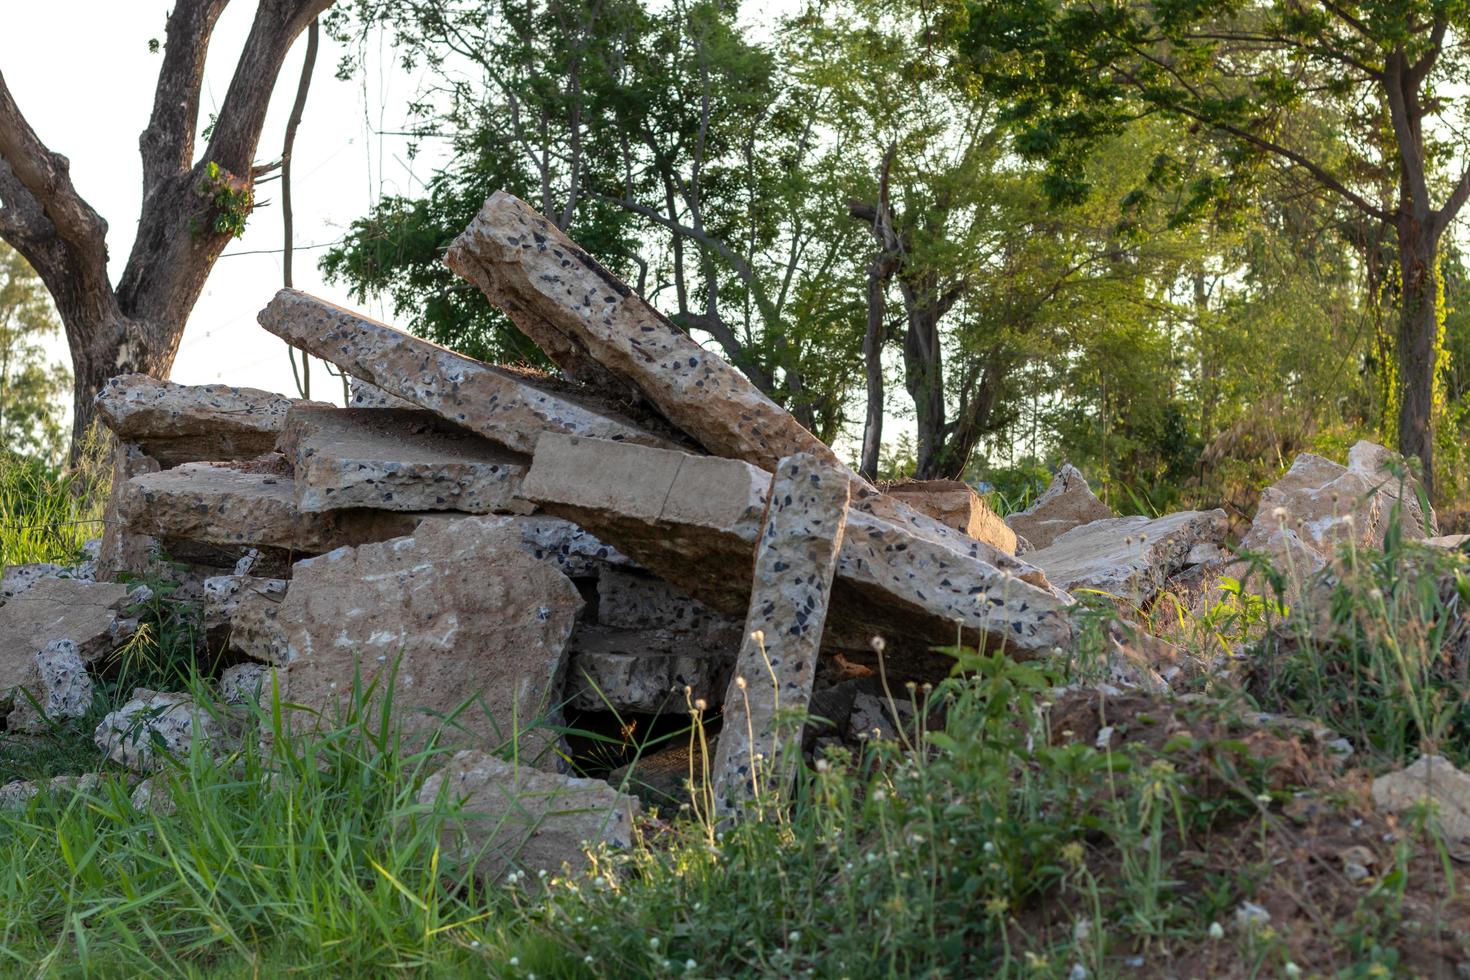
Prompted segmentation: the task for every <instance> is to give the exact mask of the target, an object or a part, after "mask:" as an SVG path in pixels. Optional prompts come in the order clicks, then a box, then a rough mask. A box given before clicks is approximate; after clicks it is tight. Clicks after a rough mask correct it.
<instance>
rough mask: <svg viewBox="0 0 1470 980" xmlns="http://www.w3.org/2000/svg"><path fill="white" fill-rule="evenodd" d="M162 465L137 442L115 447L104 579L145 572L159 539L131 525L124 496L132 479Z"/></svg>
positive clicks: (101, 568) (101, 561)
mask: <svg viewBox="0 0 1470 980" xmlns="http://www.w3.org/2000/svg"><path fill="white" fill-rule="evenodd" d="M161 469H163V465H162V464H161V463H159V461H158V460H156V459H154V458H153V457H152V456H149V455H148V454H147V453H145V452H144V451H143V448H142V447H141V446H138V445H136V444H135V443H131V442H119V443H118V444H117V445H116V446H114V447H113V449H112V486H111V489H109V490H108V493H107V503H106V505H105V506H104V507H103V510H102V521H103V525H102V544H101V548H100V550H99V552H98V555H97V575H98V578H100V579H101V580H102V581H104V582H112V581H115V580H116V579H117V578H118V577H120V576H122V575H124V574H127V575H133V576H142V575H143V574H144V573H145V571H146V570H147V568H148V565H149V558H150V556H151V555H152V554H153V552H154V550H155V549H156V547H157V545H158V542H157V540H156V539H154V538H152V537H150V536H149V535H146V534H137V533H135V532H133V531H129V530H128V529H127V527H126V522H125V521H124V520H123V518H122V514H121V510H122V500H123V497H124V496H125V495H126V494H127V486H128V481H129V480H131V479H132V478H133V477H135V476H142V475H143V474H145V473H157V472H158V471H159V470H161Z"/></svg>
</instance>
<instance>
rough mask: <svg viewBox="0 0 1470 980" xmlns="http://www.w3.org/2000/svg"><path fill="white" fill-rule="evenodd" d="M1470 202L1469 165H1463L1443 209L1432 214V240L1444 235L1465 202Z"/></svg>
mask: <svg viewBox="0 0 1470 980" xmlns="http://www.w3.org/2000/svg"><path fill="white" fill-rule="evenodd" d="M1467 200H1470V163H1467V164H1466V165H1465V170H1464V172H1463V173H1461V174H1460V179H1459V180H1457V181H1456V182H1455V187H1454V190H1452V191H1450V196H1449V198H1448V199H1447V200H1446V201H1445V202H1444V207H1442V208H1440V209H1439V210H1438V211H1436V212H1434V217H1433V219H1432V220H1433V222H1434V224H1433V226H1432V228H1431V229H1430V230H1431V233H1432V234H1433V236H1434V238H1435V239H1436V240H1438V238H1439V236H1440V235H1442V234H1444V230H1445V229H1446V228H1448V227H1449V226H1450V222H1452V221H1454V220H1455V217H1456V215H1458V214H1459V213H1460V209H1461V208H1462V207H1464V206H1465V202H1466V201H1467Z"/></svg>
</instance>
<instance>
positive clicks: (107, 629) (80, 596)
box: [0, 578, 137, 694]
mask: <svg viewBox="0 0 1470 980" xmlns="http://www.w3.org/2000/svg"><path fill="white" fill-rule="evenodd" d="M128 604H129V599H128V587H127V586H125V585H119V584H114V583H99V582H83V581H80V580H78V579H71V578H43V579H41V580H40V581H37V582H35V583H34V584H33V585H31V586H30V588H28V589H26V590H25V591H24V592H22V593H20V594H19V595H17V596H16V597H15V598H13V599H11V600H10V601H9V602H7V603H6V604H5V605H4V606H0V694H3V693H4V692H9V691H14V690H15V689H16V688H18V687H23V686H24V687H28V688H29V685H32V684H34V683H36V681H37V678H36V660H35V658H36V654H38V653H40V652H41V651H42V650H44V649H46V648H47V646H48V645H49V644H51V643H53V642H56V641H63V640H65V641H70V642H71V643H72V644H75V649H76V653H77V655H78V656H79V657H80V658H81V660H82V661H83V662H85V663H91V662H92V661H94V660H96V659H98V658H99V657H102V656H104V655H106V654H108V653H110V652H112V651H113V650H115V649H116V648H117V647H119V646H121V645H122V644H123V643H124V642H125V641H126V640H127V639H128V637H130V636H131V635H132V634H133V631H134V630H135V629H136V627H137V623H136V621H134V620H131V619H128V618H126V617H125V615H124V610H125V608H126V607H127V605H128ZM32 693H33V694H35V693H36V692H35V691H32Z"/></svg>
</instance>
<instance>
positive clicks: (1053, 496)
mask: <svg viewBox="0 0 1470 980" xmlns="http://www.w3.org/2000/svg"><path fill="white" fill-rule="evenodd" d="M1116 516H1117V515H1116V514H1114V513H1113V511H1112V509H1111V508H1109V507H1108V505H1107V504H1105V503H1103V502H1102V501H1101V500H1098V499H1097V497H1096V496H1094V495H1093V492H1092V488H1091V487H1089V486H1088V485H1087V478H1086V477H1084V476H1083V475H1082V474H1081V472H1079V471H1078V469H1077V467H1075V466H1073V465H1072V464H1071V463H1063V464H1062V467H1061V469H1059V470H1057V472H1056V475H1055V476H1053V477H1052V481H1051V486H1049V487H1047V488H1046V492H1045V493H1043V494H1042V495H1041V496H1040V497H1038V498H1036V503H1034V504H1032V505H1031V506H1030V507H1028V508H1027V509H1026V510H1023V511H1021V512H1020V513H1019V514H1011V515H1010V516H1009V517H1007V518H1006V519H1005V520H1006V524H1008V525H1010V527H1011V530H1013V531H1015V532H1016V533H1017V534H1018V535H1020V536H1021V537H1023V538H1025V539H1026V540H1027V541H1029V542H1030V543H1031V547H1032V548H1033V549H1035V550H1036V551H1040V550H1042V549H1044V548H1048V547H1050V546H1051V543H1052V542H1053V541H1055V540H1056V539H1057V538H1058V537H1060V536H1061V535H1063V534H1065V533H1067V532H1068V531H1070V530H1072V529H1073V528H1075V527H1081V526H1082V525H1084V524H1090V523H1092V522H1093V521H1101V520H1106V519H1107V518H1110V517H1116ZM1026 557H1027V560H1030V558H1031V555H1030V554H1028V555H1027V556H1026Z"/></svg>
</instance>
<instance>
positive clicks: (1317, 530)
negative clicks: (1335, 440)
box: [1241, 442, 1437, 600]
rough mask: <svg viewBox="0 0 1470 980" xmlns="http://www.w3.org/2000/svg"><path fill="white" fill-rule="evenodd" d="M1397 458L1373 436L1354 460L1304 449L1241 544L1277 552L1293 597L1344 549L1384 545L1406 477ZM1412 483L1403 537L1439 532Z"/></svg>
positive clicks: (1273, 555)
mask: <svg viewBox="0 0 1470 980" xmlns="http://www.w3.org/2000/svg"><path fill="white" fill-rule="evenodd" d="M1395 458H1396V457H1395V456H1394V455H1393V454H1392V453H1389V452H1388V450H1386V449H1384V448H1383V447H1382V446H1377V445H1374V444H1373V443H1370V442H1359V443H1357V444H1356V445H1354V446H1353V447H1352V449H1351V450H1349V452H1348V465H1347V466H1343V465H1341V464H1339V463H1334V462H1333V461H1331V460H1329V459H1324V458H1323V457H1321V456H1316V455H1314V454H1312V453H1302V454H1301V455H1300V456H1298V457H1297V458H1296V459H1295V460H1293V461H1292V464H1291V469H1289V470H1287V472H1286V474H1285V475H1284V476H1283V477H1282V478H1281V479H1280V480H1278V481H1277V482H1276V483H1274V484H1272V485H1271V486H1269V487H1267V488H1266V489H1265V490H1264V491H1263V492H1262V494H1261V501H1260V504H1259V506H1258V507H1257V508H1256V517H1255V520H1253V521H1252V522H1251V526H1250V529H1249V530H1248V531H1247V532H1246V535H1245V537H1244V538H1243V539H1242V541H1241V547H1242V549H1244V550H1246V551H1250V552H1255V553H1260V554H1265V555H1267V556H1269V557H1270V559H1271V560H1272V562H1273V563H1274V564H1275V566H1276V568H1277V569H1278V570H1279V571H1281V572H1282V573H1284V574H1285V575H1286V576H1287V580H1288V596H1287V598H1288V600H1290V599H1292V598H1295V597H1296V596H1297V595H1298V593H1299V591H1300V587H1301V584H1302V583H1303V582H1304V581H1305V580H1306V579H1307V578H1309V577H1310V576H1311V575H1312V574H1314V573H1315V572H1317V571H1319V570H1320V569H1321V568H1323V567H1324V566H1325V565H1326V564H1327V562H1328V560H1329V559H1331V558H1332V557H1333V556H1334V555H1335V554H1336V553H1337V551H1338V550H1339V549H1340V548H1347V547H1354V548H1378V547H1381V546H1382V545H1383V536H1384V533H1385V532H1386V531H1387V530H1388V520H1389V515H1390V513H1391V510H1392V508H1393V505H1394V504H1395V503H1396V502H1398V501H1399V500H1400V493H1399V490H1400V483H1399V479H1398V478H1397V477H1394V476H1393V475H1392V474H1391V473H1389V472H1388V467H1389V466H1390V465H1392V464H1393V461H1394V460H1395ZM1406 489H1407V490H1408V491H1409V492H1408V493H1407V494H1405V495H1404V496H1403V504H1404V509H1403V518H1402V524H1401V526H1402V530H1403V535H1404V537H1405V538H1406V539H1409V540H1414V539H1422V538H1425V537H1427V536H1432V534H1433V533H1435V531H1437V525H1436V522H1435V517H1434V512H1433V511H1432V510H1431V511H1430V512H1429V513H1428V514H1427V515H1425V514H1424V513H1422V511H1421V508H1420V506H1419V503H1418V500H1417V498H1416V495H1415V492H1414V484H1413V482H1412V481H1410V482H1409V484H1408V485H1407V487H1406Z"/></svg>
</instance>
